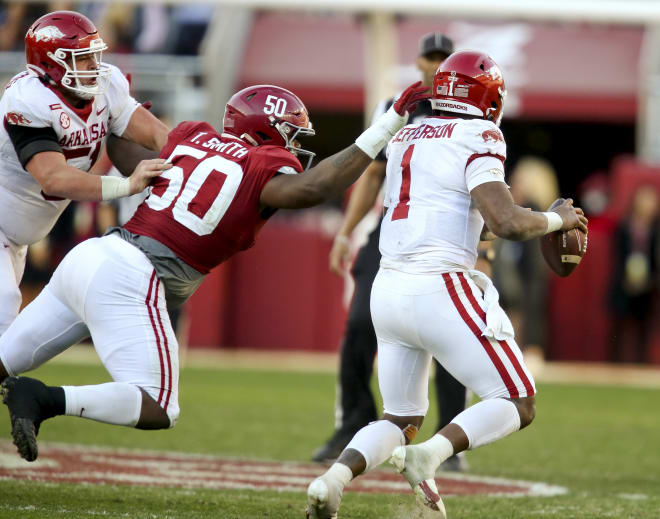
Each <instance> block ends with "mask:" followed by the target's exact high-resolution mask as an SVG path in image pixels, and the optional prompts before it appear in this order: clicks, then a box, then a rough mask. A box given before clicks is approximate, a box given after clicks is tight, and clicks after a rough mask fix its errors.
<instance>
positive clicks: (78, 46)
mask: <svg viewBox="0 0 660 519" xmlns="http://www.w3.org/2000/svg"><path fill="white" fill-rule="evenodd" d="M107 48H108V47H107V45H106V44H105V43H103V40H102V39H101V37H100V36H99V33H98V31H97V30H96V27H95V26H94V24H93V23H92V22H91V21H90V20H89V19H88V18H87V17H86V16H83V15H82V14H79V13H74V12H73V11H55V12H53V13H49V14H46V15H44V16H42V17H41V18H39V19H38V20H37V21H36V22H34V23H33V24H32V26H31V27H30V28H29V29H28V31H27V34H26V35H25V58H26V61H27V69H28V71H29V72H30V73H32V74H34V75H36V76H37V77H39V78H41V79H42V80H44V81H46V82H48V83H49V84H50V85H52V86H56V87H63V88H66V89H68V90H71V91H72V92H73V93H74V94H75V95H76V96H77V97H80V98H82V99H91V98H92V97H93V96H95V95H99V94H102V93H103V92H104V91H105V89H106V88H107V86H108V82H109V81H110V74H111V70H110V66H109V65H107V64H105V63H103V62H102V61H101V54H102V52H103V51H104V50H106V49H107ZM90 55H91V56H92V57H93V58H94V60H95V62H96V68H94V69H92V70H80V69H79V66H78V65H79V63H77V61H76V60H77V59H79V58H81V57H85V58H86V57H88V56H90Z"/></svg>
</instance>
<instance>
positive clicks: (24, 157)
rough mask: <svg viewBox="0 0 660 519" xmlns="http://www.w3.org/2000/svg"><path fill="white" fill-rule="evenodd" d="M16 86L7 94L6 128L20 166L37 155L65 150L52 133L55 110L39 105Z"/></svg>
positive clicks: (5, 108)
mask: <svg viewBox="0 0 660 519" xmlns="http://www.w3.org/2000/svg"><path fill="white" fill-rule="evenodd" d="M17 86H18V85H16V86H13V88H9V89H7V90H6V91H5V94H4V97H3V99H2V104H3V107H4V114H3V124H4V126H5V129H6V130H7V134H8V135H9V139H10V140H11V142H12V145H13V146H14V150H15V151H16V155H17V157H18V160H19V161H20V163H21V165H22V166H23V167H25V165H26V164H27V163H28V162H29V161H30V159H31V158H32V157H33V156H34V155H36V154H37V153H41V152H42V151H58V152H61V151H62V148H61V147H60V145H59V143H58V138H57V134H56V133H55V130H54V129H53V123H52V119H51V117H52V116H51V113H52V110H50V108H49V107H48V105H47V103H46V102H40V101H39V99H37V98H35V97H34V96H30V92H25V91H21V90H19V88H17Z"/></svg>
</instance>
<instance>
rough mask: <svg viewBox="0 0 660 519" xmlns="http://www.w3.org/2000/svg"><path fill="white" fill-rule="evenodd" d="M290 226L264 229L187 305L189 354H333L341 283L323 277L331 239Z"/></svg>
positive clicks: (339, 326) (276, 223)
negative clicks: (194, 350) (198, 350)
mask: <svg viewBox="0 0 660 519" xmlns="http://www.w3.org/2000/svg"><path fill="white" fill-rule="evenodd" d="M295 222H298V223H291V222H289V221H288V220H287V219H277V218H276V219H274V220H273V221H272V222H269V223H268V224H267V225H266V226H265V227H264V228H263V229H262V231H261V232H260V234H259V237H258V239H257V242H256V244H255V246H254V247H253V248H252V249H250V250H249V251H247V252H243V253H241V254H238V255H237V256H235V257H234V258H233V259H232V260H230V261H229V262H228V263H227V264H226V265H225V266H224V267H223V269H220V272H214V273H213V274H212V275H211V276H209V279H208V280H206V281H205V282H204V283H203V286H202V287H200V289H199V290H198V293H196V294H195V296H194V297H193V299H191V301H190V302H189V306H188V315H189V321H190V324H189V328H190V333H189V340H188V342H189V345H190V346H191V347H219V346H222V347H228V348H251V349H263V350H310V351H336V350H337V348H338V346H339V341H340V340H341V335H342V333H343V328H344V320H345V310H344V308H343V307H342V304H341V300H342V291H343V287H344V284H343V282H342V280H341V279H339V278H338V277H337V276H334V275H333V274H331V273H330V272H329V271H328V267H327V265H328V254H329V253H330V247H331V246H332V239H331V237H329V236H327V235H325V234H323V233H322V232H321V231H320V230H319V229H318V227H317V228H311V229H310V228H308V227H306V226H303V225H301V224H300V222H299V221H298V220H295ZM313 227H314V226H313Z"/></svg>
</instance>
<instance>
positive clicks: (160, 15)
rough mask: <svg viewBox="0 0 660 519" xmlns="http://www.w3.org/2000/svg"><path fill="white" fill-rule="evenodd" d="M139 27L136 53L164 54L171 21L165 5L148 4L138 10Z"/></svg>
mask: <svg viewBox="0 0 660 519" xmlns="http://www.w3.org/2000/svg"><path fill="white" fill-rule="evenodd" d="M137 21H138V25H139V29H138V34H137V37H136V40H135V51H136V52H138V53H158V52H163V51H164V49H165V45H166V43H167V38H168V35H169V33H170V19H169V12H168V10H167V7H165V6H164V5H157V4H147V5H143V6H141V7H140V8H139V9H138V14H137Z"/></svg>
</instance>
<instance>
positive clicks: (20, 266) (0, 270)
mask: <svg viewBox="0 0 660 519" xmlns="http://www.w3.org/2000/svg"><path fill="white" fill-rule="evenodd" d="M26 255H27V246H26V245H14V244H13V243H11V242H10V241H9V240H8V239H7V238H6V237H5V235H4V234H3V233H2V231H0V335H2V334H3V333H4V331H5V330H6V329H7V328H9V325H10V324H11V322H12V321H13V320H14V319H16V316H17V315H18V310H19V309H20V307H21V291H20V290H19V289H18V285H19V284H20V283H21V278H22V277H23V272H24V271H25V258H26Z"/></svg>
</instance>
